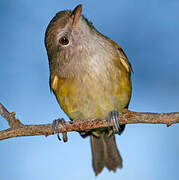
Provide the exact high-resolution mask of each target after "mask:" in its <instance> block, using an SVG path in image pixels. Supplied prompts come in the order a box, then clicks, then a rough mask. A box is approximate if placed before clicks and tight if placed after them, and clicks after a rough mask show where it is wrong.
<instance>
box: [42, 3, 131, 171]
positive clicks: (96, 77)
mask: <svg viewBox="0 0 179 180" xmlns="http://www.w3.org/2000/svg"><path fill="white" fill-rule="evenodd" d="M44 41H45V47H46V50H47V55H48V60H49V69H50V78H49V84H50V89H51V90H52V92H53V93H54V95H55V97H56V99H57V101H58V103H59V105H60V107H61V108H62V109H63V111H64V112H65V113H66V114H67V115H68V117H69V118H70V119H71V120H72V121H78V120H85V119H94V118H97V119H106V120H107V121H108V122H110V121H111V120H113V121H114V124H115V126H114V127H107V128H98V129H93V130H89V131H84V132H80V134H81V136H82V137H87V136H90V143H91V152H92V166H93V170H94V172H95V175H98V174H99V173H100V172H101V171H102V170H103V168H104V167H106V168H107V169H108V170H109V171H114V172H115V171H116V170H117V169H118V168H122V157H121V155H120V152H119V150H118V148H117V145H116V140H115V134H119V135H120V134H121V133H122V132H123V130H124V128H125V125H120V124H119V123H118V115H119V114H118V113H120V112H122V110H123V109H124V108H128V105H129V102H130V99H131V92H132V83H131V72H132V67H131V64H130V62H129V61H128V58H127V56H126V54H125V53H124V51H123V49H122V48H121V47H120V45H118V44H117V43H116V42H114V41H113V40H111V39H110V38H108V37H107V36H105V35H103V34H102V33H100V32H99V31H98V30H97V29H96V28H95V27H94V26H93V24H92V23H91V22H90V21H88V20H87V18H85V17H84V16H83V15H82V5H81V4H79V5H77V6H76V7H75V8H74V9H73V10H63V11H60V12H58V13H57V14H56V15H55V16H54V17H53V18H52V20H51V21H50V23H49V24H48V26H47V29H46V32H45V40H44ZM55 123H57V122H55ZM63 123H64V122H62V124H63ZM64 139H65V138H64Z"/></svg>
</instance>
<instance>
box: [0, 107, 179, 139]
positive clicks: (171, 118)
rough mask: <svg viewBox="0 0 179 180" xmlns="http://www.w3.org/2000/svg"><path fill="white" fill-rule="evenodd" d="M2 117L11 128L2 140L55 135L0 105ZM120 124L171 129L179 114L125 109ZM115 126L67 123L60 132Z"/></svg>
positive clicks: (0, 134)
mask: <svg viewBox="0 0 179 180" xmlns="http://www.w3.org/2000/svg"><path fill="white" fill-rule="evenodd" d="M0 115H1V116H2V117H3V118H4V119H5V120H7V122H8V124H9V126H10V128H8V129H6V130H2V131H0V140H4V139H8V138H12V137H20V136H35V135H45V136H48V135H52V134H54V132H53V129H52V124H42V125H24V124H22V123H21V122H20V121H19V120H18V119H16V118H15V113H14V112H13V113H9V112H8V111H7V109H6V108H5V107H4V106H3V105H2V104H0ZM119 123H120V124H121V125H122V124H136V123H148V124H149V123H150V124H166V125H167V127H169V126H170V125H172V124H175V123H179V112H173V113H148V112H147V113H142V112H133V111H130V110H127V109H124V110H123V111H122V112H121V113H120V114H119ZM109 126H113V122H111V123H110V124H108V123H107V121H106V120H101V119H91V120H83V121H75V122H65V126H62V125H60V124H59V130H60V132H61V133H63V132H71V131H86V130H90V129H96V128H102V127H109Z"/></svg>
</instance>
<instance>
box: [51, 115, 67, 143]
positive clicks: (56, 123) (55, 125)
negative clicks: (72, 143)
mask: <svg viewBox="0 0 179 180" xmlns="http://www.w3.org/2000/svg"><path fill="white" fill-rule="evenodd" d="M59 124H60V125H61V126H63V127H64V128H66V127H65V120H64V119H63V118H61V119H56V120H54V121H53V123H52V131H53V132H54V134H57V137H58V139H59V141H61V138H60V135H59V134H60V130H59ZM62 135H63V141H64V142H67V141H68V137H67V132H63V133H62Z"/></svg>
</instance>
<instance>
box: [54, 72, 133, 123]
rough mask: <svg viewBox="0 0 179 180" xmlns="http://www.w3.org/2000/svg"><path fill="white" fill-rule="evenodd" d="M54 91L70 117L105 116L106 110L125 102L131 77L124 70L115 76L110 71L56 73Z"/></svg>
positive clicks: (121, 105) (117, 108) (127, 97)
mask: <svg viewBox="0 0 179 180" xmlns="http://www.w3.org/2000/svg"><path fill="white" fill-rule="evenodd" d="M108 74H109V73H108ZM54 93H55V95H56V98H57V100H58V102H59V104H60V106H61V108H62V109H63V110H64V111H65V112H66V114H67V115H68V116H69V117H70V118H71V119H73V120H83V119H91V118H106V117H107V114H108V112H109V111H111V110H114V109H116V110H122V109H123V108H124V107H125V106H126V105H127V104H128V102H129V100H130V80H129V78H128V77H127V76H126V74H125V73H123V72H120V74H119V75H118V76H116V74H115V75H114V73H112V72H111V73H110V74H109V75H108V76H106V75H104V76H102V75H96V76H90V75H88V74H86V75H84V76H83V77H81V78H59V77H58V78H57V81H56V85H55V89H54Z"/></svg>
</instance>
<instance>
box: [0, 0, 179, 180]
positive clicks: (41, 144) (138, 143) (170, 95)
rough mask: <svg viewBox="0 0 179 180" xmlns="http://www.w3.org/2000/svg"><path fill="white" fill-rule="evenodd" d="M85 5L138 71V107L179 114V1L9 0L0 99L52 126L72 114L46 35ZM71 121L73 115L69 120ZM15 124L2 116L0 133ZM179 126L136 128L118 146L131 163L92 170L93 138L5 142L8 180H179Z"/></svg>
mask: <svg viewBox="0 0 179 180" xmlns="http://www.w3.org/2000/svg"><path fill="white" fill-rule="evenodd" d="M79 3H82V4H83V14H84V15H85V16H86V17H87V18H88V19H89V20H91V21H92V22H93V24H94V26H95V27H96V28H97V29H98V30H99V31H100V32H102V33H103V34H105V35H107V36H108V37H110V38H111V39H113V40H115V41H116V42H118V43H119V44H120V45H121V46H122V48H123V49H124V51H125V52H126V54H127V55H128V58H129V60H130V61H131V64H132V66H133V69H134V74H133V78H132V79H133V94H132V99H131V103H130V107H129V109H131V110H133V111H139V112H140V111H141V112H144V111H148V112H173V111H179V93H178V92H179V74H178V71H179V20H178V19H179V1H176V0H170V1H169V0H150V1H148V0H141V1H139V0H135V1H131V0H120V1H119V0H111V1H104V0H103V1H96V0H90V1H85V2H83V1H77V0H68V1H65V0H38V1H32V0H26V1H24V0H16V1H10V0H1V1H0V102H1V103H3V104H4V105H5V106H6V107H7V108H8V110H9V111H15V112H16V114H17V115H16V117H17V118H19V119H20V120H21V121H22V122H23V123H24V124H40V123H51V122H52V120H54V119H56V118H57V117H65V118H66V119H67V116H65V115H64V113H63V111H62V110H60V109H59V106H58V103H57V102H56V99H55V97H54V96H53V95H52V94H51V93H50V90H49V86H48V85H49V84H48V78H49V70H48V59H47V55H46V50H45V47H44V33H45V30H46V27H47V25H48V23H49V21H50V20H51V19H52V17H53V16H54V15H55V14H56V13H57V12H58V11H60V10H63V9H73V8H74V7H75V6H76V5H77V4H79ZM67 120H68V119H67ZM6 128H8V125H7V122H6V121H5V120H4V119H3V118H1V117H0V130H2V129H6ZM178 135H179V125H177V124H175V125H172V126H171V127H169V128H167V127H166V126H165V125H150V124H147V125H146V124H136V125H128V126H127V128H126V131H125V132H124V134H123V135H122V136H120V137H119V136H118V137H117V144H118V147H119V149H120V152H121V154H122V156H123V161H124V167H123V169H122V170H118V171H117V172H116V173H112V172H108V170H106V169H105V170H104V171H103V172H102V173H101V174H100V175H99V176H98V177H97V178H95V175H94V173H93V170H92V167H91V151H90V145H89V138H87V139H82V138H81V137H80V136H79V134H78V133H75V132H73V133H69V134H68V137H69V141H68V142H67V143H63V142H59V141H58V140H57V138H56V136H49V137H47V138H45V137H44V136H36V137H21V138H12V139H8V140H4V141H0V180H14V179H17V180H24V179H26V180H32V179H33V180H39V179H43V180H49V179H54V180H57V179H58V180H60V179H72V178H73V179H78V180H79V179H86V180H88V179H90V180H92V179H98V180H106V179H111V180H113V179H120V180H124V179H125V180H126V179H128V180H135V179H136V180H140V179H141V180H142V179H145V180H159V179H162V180H169V179H178V178H179V166H178V162H179V154H178V152H179V140H178V137H179V136H178Z"/></svg>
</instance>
